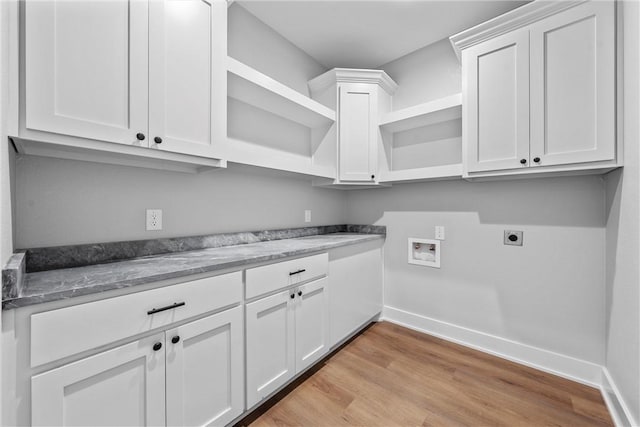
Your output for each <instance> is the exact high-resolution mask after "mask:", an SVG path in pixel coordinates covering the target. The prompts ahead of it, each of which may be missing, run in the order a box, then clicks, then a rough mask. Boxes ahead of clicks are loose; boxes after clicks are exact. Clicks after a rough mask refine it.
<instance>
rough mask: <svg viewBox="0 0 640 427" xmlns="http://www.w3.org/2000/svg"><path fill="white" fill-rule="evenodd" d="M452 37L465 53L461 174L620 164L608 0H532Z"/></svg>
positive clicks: (611, 4)
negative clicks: (559, 0) (562, 0)
mask: <svg viewBox="0 0 640 427" xmlns="http://www.w3.org/2000/svg"><path fill="white" fill-rule="evenodd" d="M451 41H452V43H453V44H454V46H455V47H456V48H457V49H458V50H460V51H461V56H462V69H463V79H464V92H463V97H464V99H463V124H464V127H463V151H464V162H463V163H464V173H465V176H466V177H473V176H481V174H483V173H484V174H491V172H494V174H496V173H495V172H496V171H503V172H500V173H497V174H514V173H522V172H527V173H537V172H558V171H559V172H562V171H568V170H572V171H575V170H581V169H583V170H587V169H591V170H594V171H595V170H597V169H600V170H601V171H606V170H610V169H611V168H614V167H617V166H620V165H621V164H622V159H621V156H620V154H621V152H619V149H618V145H617V141H616V135H615V123H616V121H615V120H616V119H615V91H616V86H615V65H616V63H615V46H616V43H615V3H614V2H613V1H585V2H579V3H575V2H533V3H530V4H528V5H526V6H523V7H521V8H519V9H516V10H514V11H512V12H509V13H507V14H505V15H503V16H501V17H498V18H495V19H493V20H491V21H488V22H486V23H484V24H480V25H479V26H477V27H474V28H472V29H471V30H468V31H465V32H462V33H460V34H458V35H455V36H453V37H452V38H451Z"/></svg>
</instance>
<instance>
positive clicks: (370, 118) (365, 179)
mask: <svg viewBox="0 0 640 427" xmlns="http://www.w3.org/2000/svg"><path fill="white" fill-rule="evenodd" d="M309 88H310V89H311V94H312V97H313V98H315V99H319V100H321V102H324V103H325V104H329V105H337V123H336V126H337V132H336V138H337V144H336V146H337V153H335V155H336V156H337V161H336V164H337V165H338V168H337V169H338V170H337V177H336V179H335V180H334V181H333V182H332V184H346V185H363V184H364V185H371V184H377V183H378V181H379V176H378V161H379V157H380V156H379V155H378V154H379V153H380V152H381V151H382V150H383V149H384V148H383V141H382V134H381V132H380V129H379V126H378V125H379V123H380V117H381V115H383V114H386V113H388V112H389V111H390V109H391V96H392V94H393V93H394V92H395V90H396V88H397V84H396V83H395V82H394V81H393V80H391V78H390V77H389V76H388V75H387V73H385V72H384V71H381V70H357V69H348V68H334V69H333V70H330V71H327V72H326V73H324V74H322V75H320V76H318V77H316V78H315V79H313V80H311V81H310V82H309Z"/></svg>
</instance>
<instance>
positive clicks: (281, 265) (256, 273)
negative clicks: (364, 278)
mask: <svg viewBox="0 0 640 427" xmlns="http://www.w3.org/2000/svg"><path fill="white" fill-rule="evenodd" d="M328 265H329V256H328V255H327V254H326V253H323V254H318V255H312V256H308V257H304V258H298V259H292V260H291V261H283V262H278V263H276V264H269V265H265V266H262V267H256V268H251V269H248V270H247V276H246V280H247V295H246V297H247V299H249V298H253V297H257V296H259V295H263V294H266V293H269V292H272V291H275V290H278V289H282V288H286V287H287V286H290V285H295V284H297V283H301V282H305V281H307V280H311V279H315V278H317V277H322V276H326V274H327V271H328Z"/></svg>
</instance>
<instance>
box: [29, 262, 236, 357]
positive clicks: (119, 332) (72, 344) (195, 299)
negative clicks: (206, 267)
mask: <svg viewBox="0 0 640 427" xmlns="http://www.w3.org/2000/svg"><path fill="white" fill-rule="evenodd" d="M241 300H242V272H235V273H230V274H224V275H222V276H216V277H207V278H205V279H199V280H194V281H191V282H185V283H180V284H177V285H171V286H166V287H163V288H158V289H152V290H149V291H143V292H136V293H133V294H129V295H123V296H119V297H114V298H108V299H104V300H100V301H95V302H90V303H86V304H79V305H75V306H73V307H65V308H60V309H57V310H52V311H46V312H43V313H37V314H33V315H32V316H31V366H32V367H35V366H40V365H42V364H44V363H49V362H52V361H55V360H58V359H61V358H63V357H67V356H71V355H74V354H77V353H80V352H83V351H87V350H91V349H93V348H96V347H100V346H102V345H106V344H109V343H111V342H114V341H117V340H120V339H125V338H127V337H130V336H133V335H136V334H140V333H144V332H147V331H150V330H152V329H156V328H160V327H163V326H167V325H170V324H172V323H175V322H179V321H181V320H184V319H188V318H190V317H193V316H197V315H199V314H202V313H206V312H209V311H213V310H216V309H218V308H222V307H225V306H228V305H231V304H235V303H239V302H240V301H241ZM183 303H184V304H183ZM169 307H171V308H169ZM163 308H165V310H162V309H163ZM149 313H150V314H149Z"/></svg>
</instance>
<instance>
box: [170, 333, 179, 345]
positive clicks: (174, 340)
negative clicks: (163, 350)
mask: <svg viewBox="0 0 640 427" xmlns="http://www.w3.org/2000/svg"><path fill="white" fill-rule="evenodd" d="M171 342H172V343H174V344H178V343H179V342H180V336H179V335H176V336H175V337H173V338H171Z"/></svg>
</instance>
